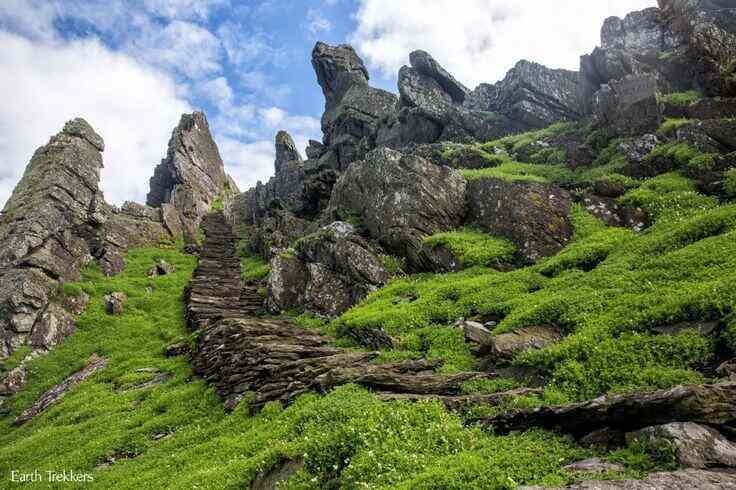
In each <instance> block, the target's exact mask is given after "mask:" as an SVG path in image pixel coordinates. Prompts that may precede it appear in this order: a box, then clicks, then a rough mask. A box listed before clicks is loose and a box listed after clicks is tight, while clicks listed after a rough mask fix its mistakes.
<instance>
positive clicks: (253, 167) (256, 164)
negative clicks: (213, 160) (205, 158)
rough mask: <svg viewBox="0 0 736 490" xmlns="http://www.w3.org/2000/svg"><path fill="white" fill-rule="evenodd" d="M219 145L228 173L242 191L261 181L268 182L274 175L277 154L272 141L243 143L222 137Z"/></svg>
mask: <svg viewBox="0 0 736 490" xmlns="http://www.w3.org/2000/svg"><path fill="white" fill-rule="evenodd" d="M217 143H218V147H219V149H220V155H221V156H222V159H223V161H224V162H225V165H226V166H227V171H228V173H229V174H230V176H231V177H232V178H233V179H235V182H236V183H237V184H238V187H239V188H240V190H241V191H245V190H248V189H249V188H251V187H253V186H254V185H256V182H258V181H259V180H260V181H261V182H266V181H267V180H268V179H269V178H270V177H271V176H272V175H273V173H274V165H273V162H274V159H275V158H276V152H275V149H274V142H273V141H272V140H265V139H264V140H258V141H255V142H252V143H243V142H242V141H240V140H237V139H234V138H228V137H221V138H218V141H217Z"/></svg>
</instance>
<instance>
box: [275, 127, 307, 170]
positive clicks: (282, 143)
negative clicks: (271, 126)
mask: <svg viewBox="0 0 736 490" xmlns="http://www.w3.org/2000/svg"><path fill="white" fill-rule="evenodd" d="M290 162H296V163H302V156H301V155H300V154H299V150H297V149H296V144H295V143H294V140H293V139H292V137H291V135H289V133H287V132H286V131H279V132H278V133H277V134H276V162H275V167H276V173H277V174H279V173H281V170H282V168H283V166H284V164H286V163H290Z"/></svg>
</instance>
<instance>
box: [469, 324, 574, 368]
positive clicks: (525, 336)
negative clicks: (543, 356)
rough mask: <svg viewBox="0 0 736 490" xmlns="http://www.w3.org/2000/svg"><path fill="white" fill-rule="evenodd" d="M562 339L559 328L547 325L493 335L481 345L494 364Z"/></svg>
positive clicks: (483, 351) (482, 350)
mask: <svg viewBox="0 0 736 490" xmlns="http://www.w3.org/2000/svg"><path fill="white" fill-rule="evenodd" d="M560 340H562V332H560V329H559V328H556V327H552V326H549V325H539V326H531V327H523V328H520V329H517V330H515V331H513V332H508V333H502V334H498V335H493V336H492V337H490V338H489V339H488V340H487V341H486V342H485V343H484V344H483V345H482V346H481V352H482V353H486V354H489V355H490V356H491V357H492V359H491V360H492V361H493V362H494V363H496V364H498V363H501V362H508V361H511V360H512V359H513V358H514V356H516V355H517V354H520V353H522V352H526V351H528V350H532V349H542V348H544V347H547V346H550V345H552V344H555V343H557V342H559V341H560Z"/></svg>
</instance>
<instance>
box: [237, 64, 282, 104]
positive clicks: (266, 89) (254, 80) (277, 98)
mask: <svg viewBox="0 0 736 490" xmlns="http://www.w3.org/2000/svg"><path fill="white" fill-rule="evenodd" d="M240 82H241V84H242V86H243V87H244V88H246V89H248V90H250V91H252V92H253V93H254V94H256V95H257V96H259V97H265V98H266V99H267V100H268V101H269V102H272V103H275V104H280V103H282V102H284V101H285V100H286V99H287V98H288V97H289V96H290V95H291V87H289V86H288V85H285V84H283V83H278V82H276V81H275V80H274V79H273V77H272V76H270V75H268V74H267V73H265V72H264V71H262V70H253V71H247V72H244V73H241V74H240Z"/></svg>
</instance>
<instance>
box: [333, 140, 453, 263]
mask: <svg viewBox="0 0 736 490" xmlns="http://www.w3.org/2000/svg"><path fill="white" fill-rule="evenodd" d="M464 199H465V179H463V178H462V177H461V176H460V174H459V173H458V172H456V171H455V170H453V169H451V168H448V167H441V166H438V165H434V164H433V163H430V162H428V161H426V160H424V159H423V158H420V157H417V156H414V155H406V154H403V153H401V152H398V151H394V150H389V149H387V148H382V149H378V150H374V151H372V152H371V153H369V154H368V155H367V156H366V158H365V159H364V160H362V161H360V162H356V163H355V164H353V165H352V166H351V167H350V168H349V169H348V170H347V172H345V173H344V174H343V175H342V177H341V178H340V180H339V181H338V182H337V184H336V185H335V188H334V190H333V193H332V198H331V200H330V204H329V207H328V210H327V215H328V217H329V218H330V219H338V220H342V221H350V219H351V218H352V217H355V216H358V217H360V219H361V220H362V226H363V227H364V228H365V229H366V230H367V231H368V233H369V234H370V236H371V238H373V239H375V240H376V241H377V242H379V243H380V244H381V245H382V246H383V247H385V248H386V249H387V250H388V251H389V252H391V253H393V254H396V255H398V256H400V257H406V259H407V262H408V264H409V265H410V266H412V267H414V268H415V269H424V270H429V269H430V268H431V267H428V258H427V257H426V256H425V254H424V253H423V251H422V239H423V238H424V237H426V236H428V235H431V234H433V233H438V232H441V231H447V230H451V229H454V228H456V227H457V226H458V225H459V224H460V222H461V220H462V218H463V214H464V211H465V209H464Z"/></svg>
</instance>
